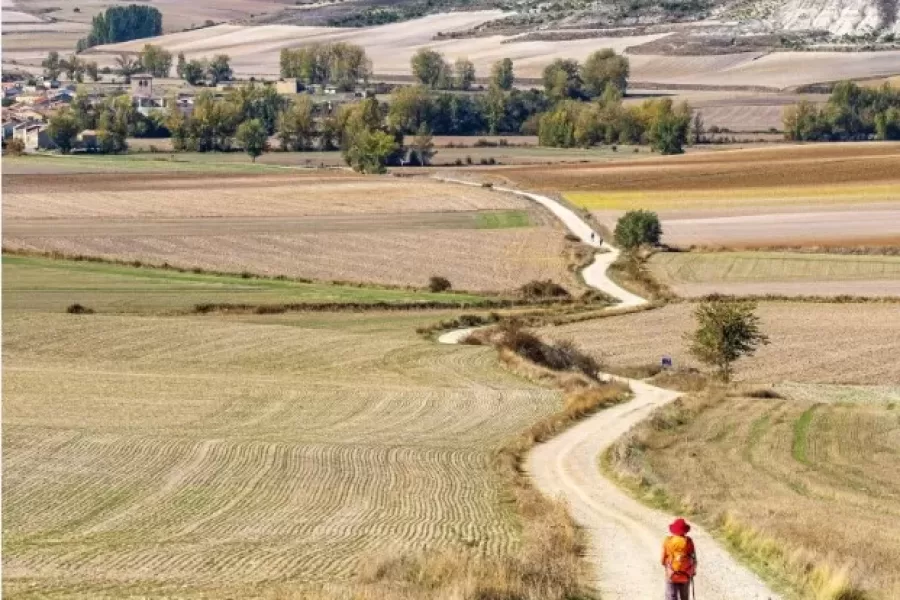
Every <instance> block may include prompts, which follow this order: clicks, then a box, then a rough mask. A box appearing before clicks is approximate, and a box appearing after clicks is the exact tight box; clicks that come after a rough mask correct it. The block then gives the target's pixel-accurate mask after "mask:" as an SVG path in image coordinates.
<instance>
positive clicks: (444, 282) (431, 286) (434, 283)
mask: <svg viewBox="0 0 900 600" xmlns="http://www.w3.org/2000/svg"><path fill="white" fill-rule="evenodd" d="M451 287H452V286H451V285H450V280H449V279H447V278H446V277H439V276H437V275H433V276H431V277H429V278H428V290H429V291H431V292H446V291H447V290H449V289H450V288H451Z"/></svg>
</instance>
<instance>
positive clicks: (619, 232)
mask: <svg viewBox="0 0 900 600" xmlns="http://www.w3.org/2000/svg"><path fill="white" fill-rule="evenodd" d="M613 237H614V238H615V240H616V243H617V244H618V245H619V246H621V247H623V248H625V249H626V250H635V249H637V248H639V247H640V246H643V245H653V246H655V245H657V244H659V240H660V238H661V237H662V225H660V223H659V217H658V216H657V215H656V213H655V212H651V211H649V210H630V211H628V212H626V213H625V214H624V215H623V216H622V217H621V218H620V219H619V221H618V222H617V223H616V230H615V232H614V234H613Z"/></svg>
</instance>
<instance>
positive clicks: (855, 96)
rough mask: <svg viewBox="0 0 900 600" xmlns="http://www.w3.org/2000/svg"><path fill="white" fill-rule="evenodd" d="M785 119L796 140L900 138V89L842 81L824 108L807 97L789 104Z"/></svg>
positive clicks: (788, 132)
mask: <svg viewBox="0 0 900 600" xmlns="http://www.w3.org/2000/svg"><path fill="white" fill-rule="evenodd" d="M783 120H784V135H785V137H786V138H787V139H788V140H793V141H823V142H827V141H847V140H867V139H870V138H871V137H873V136H874V137H875V139H879V140H900V89H894V88H892V87H891V86H890V85H889V84H887V83H886V84H884V86H882V87H880V88H864V87H860V86H858V85H857V84H855V83H853V82H852V81H842V82H840V83H838V84H836V85H835V86H834V89H833V90H832V92H831V95H830V96H829V98H828V102H827V103H826V104H825V105H824V106H822V107H821V108H819V107H818V106H817V105H815V104H813V103H812V102H809V101H808V100H803V101H801V102H800V103H798V104H796V105H794V106H789V107H787V108H786V109H785V111H784V119H783Z"/></svg>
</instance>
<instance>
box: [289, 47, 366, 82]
mask: <svg viewBox="0 0 900 600" xmlns="http://www.w3.org/2000/svg"><path fill="white" fill-rule="evenodd" d="M280 65H281V76H282V77H294V78H297V79H299V80H301V81H303V82H304V83H306V84H315V83H331V84H334V85H335V86H336V87H338V88H339V89H343V90H352V89H353V88H354V87H355V86H356V84H357V82H359V81H368V79H369V77H370V75H371V71H372V64H371V61H369V58H368V56H366V52H365V50H364V49H363V48H362V47H361V46H357V45H354V44H348V43H345V42H337V43H333V44H313V45H311V46H306V47H303V48H297V49H293V50H292V49H290V48H285V49H283V50H282V51H281V56H280Z"/></svg>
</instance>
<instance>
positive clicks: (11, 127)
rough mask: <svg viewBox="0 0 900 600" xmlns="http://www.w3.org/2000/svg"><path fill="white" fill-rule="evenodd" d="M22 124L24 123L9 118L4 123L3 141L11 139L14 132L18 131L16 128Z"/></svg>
mask: <svg viewBox="0 0 900 600" xmlns="http://www.w3.org/2000/svg"><path fill="white" fill-rule="evenodd" d="M21 124H22V121H20V120H19V119H16V118H9V119H5V120H4V121H3V139H4V140H6V139H10V138H12V136H13V132H14V131H15V130H16V127H18V126H19V125H21Z"/></svg>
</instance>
